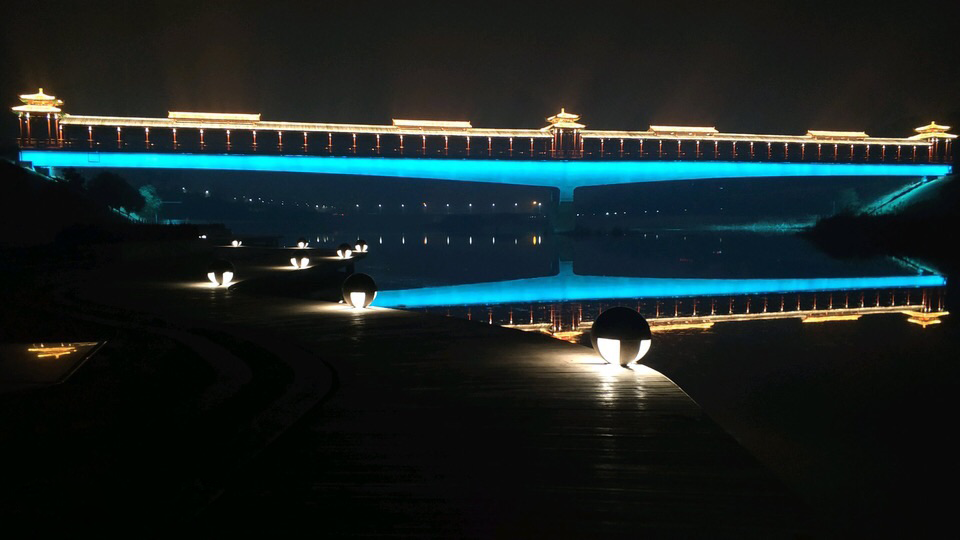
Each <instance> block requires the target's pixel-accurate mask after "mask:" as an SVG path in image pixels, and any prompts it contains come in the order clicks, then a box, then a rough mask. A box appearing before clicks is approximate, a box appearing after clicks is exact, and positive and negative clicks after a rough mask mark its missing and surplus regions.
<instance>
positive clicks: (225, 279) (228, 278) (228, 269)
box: [207, 259, 235, 287]
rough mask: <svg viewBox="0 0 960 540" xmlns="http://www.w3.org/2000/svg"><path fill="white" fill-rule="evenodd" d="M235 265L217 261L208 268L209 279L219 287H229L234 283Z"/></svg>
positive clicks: (225, 261) (220, 260) (222, 260)
mask: <svg viewBox="0 0 960 540" xmlns="http://www.w3.org/2000/svg"><path fill="white" fill-rule="evenodd" d="M234 271H235V270H234V268H233V264H232V263H231V262H230V261H227V260H224V259H217V260H216V261H213V262H212V263H210V266H209V267H208V268H207V279H209V280H210V283H213V284H214V285H215V286H217V287H229V286H230V283H231V282H233V273H234Z"/></svg>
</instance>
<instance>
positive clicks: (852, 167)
mask: <svg viewBox="0 0 960 540" xmlns="http://www.w3.org/2000/svg"><path fill="white" fill-rule="evenodd" d="M20 159H21V160H22V161H27V162H31V163H33V165H34V166H40V167H98V168H150V169H201V170H233V171H270V172H292V173H312V174H343V175H361V176H382V177H391V178H424V179H432V180H454V181H466V182H492V183H498V184H514V185H529V186H546V187H556V188H560V190H561V193H563V194H564V195H565V196H567V197H569V196H572V193H573V189H574V188H576V187H581V186H599V185H612V184H631V183H640V182H663V181H670V180H698V179H714V178H748V177H750V178H760V177H805V176H942V175H945V174H949V173H950V171H951V166H950V165H932V164H892V163H882V164H881V163H769V162H724V161H521V160H504V161H501V160H469V159H420V158H374V157H339V156H262V155H226V154H155V153H121V152H104V153H99V152H72V151H41V150H23V151H21V152H20Z"/></svg>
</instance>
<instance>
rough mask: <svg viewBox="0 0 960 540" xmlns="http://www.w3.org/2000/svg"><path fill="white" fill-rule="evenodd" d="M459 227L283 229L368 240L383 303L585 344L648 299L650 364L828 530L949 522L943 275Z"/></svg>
mask: <svg viewBox="0 0 960 540" xmlns="http://www.w3.org/2000/svg"><path fill="white" fill-rule="evenodd" d="M456 229H457V230H443V229H442V228H438V227H430V226H424V225H422V224H411V225H409V226H405V225H403V224H395V225H392V226H390V227H382V226H380V227H368V228H365V227H363V226H357V227H343V228H342V230H326V231H310V230H289V231H283V232H281V233H280V235H281V236H282V240H281V243H287V244H291V243H294V242H295V241H296V239H297V238H298V237H300V236H306V237H309V238H310V239H311V240H312V241H314V242H316V243H317V244H319V245H320V246H330V247H335V246H337V245H338V244H340V243H341V242H351V241H353V240H355V239H357V238H363V239H364V240H366V242H367V243H368V244H369V245H370V255H369V256H368V257H367V258H366V259H365V260H364V261H362V262H361V263H359V264H358V268H357V270H358V271H362V272H366V273H368V274H370V275H371V276H373V277H374V279H375V280H376V281H377V283H378V285H379V287H380V290H381V293H380V296H378V300H377V303H379V304H380V305H390V306H400V307H406V308H408V309H422V310H426V311H430V312H434V313H438V314H443V315H450V316H456V317H464V318H470V319H472V320H475V321H477V322H478V324H501V325H512V326H514V327H517V328H521V329H525V330H528V331H539V332H546V333H550V334H553V335H555V337H557V338H558V339H567V340H569V341H575V342H576V341H580V342H583V336H584V335H586V334H584V331H585V330H587V329H588V328H589V324H590V322H591V321H592V320H593V318H595V317H596V315H597V314H598V313H599V312H600V311H602V310H603V309H605V308H606V307H609V306H612V305H627V306H630V307H634V308H635V309H639V310H640V311H641V312H643V313H644V315H645V316H647V317H648V319H649V320H651V322H652V324H654V327H655V330H657V331H656V332H655V335H654V340H653V347H652V349H651V351H650V353H649V354H648V355H647V356H646V357H645V358H644V359H643V362H644V363H645V364H647V365H649V366H651V367H653V368H655V369H657V370H659V371H661V372H662V373H664V374H665V375H667V376H668V377H670V378H671V379H673V380H674V381H675V382H676V383H677V384H678V385H679V386H680V387H681V388H682V389H683V390H684V391H686V392H687V393H688V394H689V395H690V396H691V397H692V398H693V399H694V400H695V401H697V402H698V403H699V404H700V405H701V406H702V407H703V408H704V409H705V411H706V412H707V413H708V414H709V415H710V416H711V417H712V418H714V419H715V420H716V421H717V422H718V423H719V424H720V425H721V426H722V427H723V428H724V429H726V430H727V431H728V432H730V433H731V434H732V435H733V436H735V437H736V438H737V439H738V440H739V441H740V442H741V443H742V444H743V445H744V446H745V447H746V448H747V449H748V450H749V451H750V452H751V453H753V454H754V455H755V456H757V457H758V458H759V459H760V460H761V461H762V462H763V463H765V464H766V465H767V466H768V467H769V468H770V469H771V470H772V471H773V472H774V473H775V474H776V475H777V476H778V477H779V478H781V479H782V480H783V482H784V483H785V484H786V485H787V486H789V487H790V488H791V489H792V490H794V491H795V492H796V493H798V494H799V495H800V496H801V497H802V498H803V499H804V500H805V501H807V503H808V504H809V505H810V506H811V507H812V508H813V509H814V510H815V511H816V513H817V514H819V515H821V516H823V517H824V519H825V520H826V521H827V522H828V523H829V524H830V526H831V527H833V528H836V529H838V530H841V531H843V530H847V531H851V532H852V531H857V532H858V533H862V532H864V531H870V530H872V531H875V532H877V533H890V532H891V531H913V532H919V531H923V530H927V529H931V530H932V528H934V527H935V526H936V525H937V524H939V523H944V522H946V520H947V519H948V517H949V516H950V512H951V511H952V510H951V508H950V506H951V505H950V503H951V502H952V501H950V500H948V499H943V498H941V497H940V496H939V495H938V493H939V492H940V488H943V489H945V490H946V491H947V492H948V493H949V492H950V490H951V488H952V487H953V486H954V485H955V483H956V481H957V480H958V479H960V475H958V468H957V466H956V464H955V461H956V460H955V458H954V456H953V453H954V452H953V448H952V447H951V445H950V444H949V442H948V441H950V440H951V439H952V438H951V437H950V435H949V433H950V431H952V427H953V426H954V420H955V411H956V406H955V389H956V388H958V383H960V369H958V367H957V365H958V364H957V362H958V358H957V354H956V351H957V350H958V349H957V345H960V332H958V328H960V326H958V324H957V322H956V316H953V315H946V316H938V314H940V313H942V312H944V311H946V310H948V309H949V303H948V299H947V290H948V289H952V288H953V282H952V281H951V280H950V279H949V276H942V275H940V274H939V272H938V271H937V269H935V268H931V267H929V266H928V265H925V264H924V263H922V262H919V261H910V260H896V259H893V258H879V259H869V260H864V259H851V260H838V259H832V258H830V257H828V256H827V255H824V254H823V253H821V252H820V251H818V250H817V248H816V247H815V246H813V245H811V244H810V243H808V242H807V241H806V240H805V239H803V238H802V237H800V236H797V235H790V234H778V235H761V234H754V233H740V232H719V231H697V232H691V231H687V232H684V231H647V232H643V231H639V232H631V233H628V234H625V235H621V236H587V237H567V236H561V235H550V234H547V233H545V232H544V230H543V228H542V226H540V225H536V226H531V227H530V228H529V230H526V231H524V230H518V229H517V228H516V227H511V230H510V231H509V232H503V231H501V230H498V227H496V224H495V223H494V224H490V223H487V224H486V226H483V227H478V228H476V230H477V231H485V232H476V233H473V232H465V231H464V230H463V227H457V228H456ZM909 312H912V313H913V315H910V314H909ZM724 316H726V317H724ZM937 321H939V323H937ZM677 323H684V324H685V325H686V326H683V325H679V324H677ZM658 324H659V325H662V326H664V327H668V326H671V325H672V326H675V328H659V329H658V328H657V327H656V326H657V325H658Z"/></svg>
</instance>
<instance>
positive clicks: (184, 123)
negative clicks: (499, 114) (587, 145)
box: [60, 114, 552, 139]
mask: <svg viewBox="0 0 960 540" xmlns="http://www.w3.org/2000/svg"><path fill="white" fill-rule="evenodd" d="M60 123H61V124H63V125H65V126H94V127H113V128H116V127H141V128H147V127H148V128H151V129H154V128H192V129H201V128H203V129H234V130H236V129H249V130H251V131H252V130H262V131H299V132H304V131H307V132H310V133H314V132H323V133H358V134H361V133H362V134H370V135H377V134H379V135H454V136H463V137H516V138H518V139H519V138H534V139H549V138H551V137H552V135H551V134H550V133H549V132H543V131H541V130H539V129H498V128H400V127H397V126H385V125H375V124H320V123H307V122H271V121H259V122H229V121H213V120H187V119H183V120H172V119H170V118H137V117H123V116H80V115H73V114H65V115H63V117H62V118H61V120H60Z"/></svg>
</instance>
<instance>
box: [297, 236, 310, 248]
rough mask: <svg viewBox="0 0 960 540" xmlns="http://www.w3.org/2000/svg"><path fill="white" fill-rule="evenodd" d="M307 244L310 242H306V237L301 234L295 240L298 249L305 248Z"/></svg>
mask: <svg viewBox="0 0 960 540" xmlns="http://www.w3.org/2000/svg"><path fill="white" fill-rule="evenodd" d="M309 245H310V242H308V241H307V239H306V238H304V237H302V236H301V237H300V238H299V239H298V240H297V247H298V248H300V249H305V248H306V247H307V246H309Z"/></svg>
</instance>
